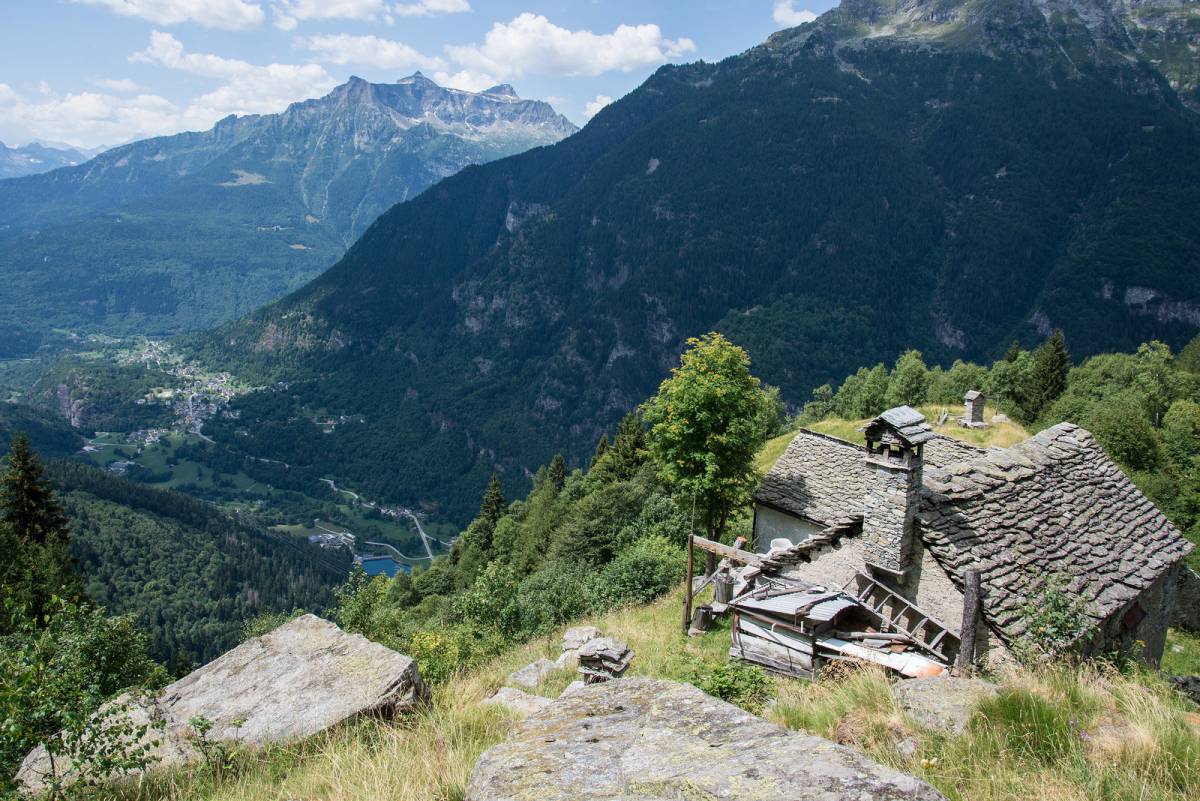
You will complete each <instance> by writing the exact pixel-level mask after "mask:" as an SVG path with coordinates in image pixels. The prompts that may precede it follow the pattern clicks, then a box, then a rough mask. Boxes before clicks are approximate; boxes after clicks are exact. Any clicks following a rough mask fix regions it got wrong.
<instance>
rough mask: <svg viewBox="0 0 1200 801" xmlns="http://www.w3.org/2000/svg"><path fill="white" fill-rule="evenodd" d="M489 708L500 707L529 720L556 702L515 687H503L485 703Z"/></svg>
mask: <svg viewBox="0 0 1200 801" xmlns="http://www.w3.org/2000/svg"><path fill="white" fill-rule="evenodd" d="M483 703H484V704H485V705H487V706H500V707H504V708H505V709H508V710H510V711H512V712H515V713H516V714H517V715H519V716H520V717H522V718H527V717H529V716H530V715H532V714H533V713H534V712H540V711H541V710H543V709H545V708H546V707H548V706H550V704H552V703H554V701H553V700H552V699H550V698H544V697H542V696H540V695H530V694H529V693H527V692H522V691H521V690H518V689H517V688H515V687H501V688H500V689H499V690H497V691H496V694H495V695H493V696H492V697H491V698H488V699H487V700H486V701H484V702H483Z"/></svg>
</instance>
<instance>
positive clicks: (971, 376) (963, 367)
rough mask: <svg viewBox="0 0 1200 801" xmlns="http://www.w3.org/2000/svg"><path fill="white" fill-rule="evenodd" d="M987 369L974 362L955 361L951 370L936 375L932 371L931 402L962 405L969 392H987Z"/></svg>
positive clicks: (930, 383) (930, 382)
mask: <svg viewBox="0 0 1200 801" xmlns="http://www.w3.org/2000/svg"><path fill="white" fill-rule="evenodd" d="M987 380H988V371H987V368H985V367H983V366H981V365H978V364H975V363H974V362H964V361H963V360H962V359H955V360H954V364H953V365H951V366H950V369H949V370H947V371H945V372H944V373H941V374H939V375H935V374H934V371H932V370H931V371H930V381H929V400H931V401H933V402H934V403H948V404H954V403H961V402H962V399H963V395H966V394H967V392H968V391H969V390H972V389H977V390H981V391H986V387H987Z"/></svg>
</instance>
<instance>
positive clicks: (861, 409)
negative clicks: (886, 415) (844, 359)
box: [854, 362, 892, 419]
mask: <svg viewBox="0 0 1200 801" xmlns="http://www.w3.org/2000/svg"><path fill="white" fill-rule="evenodd" d="M891 380H892V379H891V376H890V375H889V374H888V369H887V367H885V366H884V365H883V363H882V362H880V363H879V364H876V365H875V366H874V367H872V368H871V369H870V370H868V371H867V374H866V376H865V377H864V380H863V385H862V390H861V391H860V392H859V396H858V408H857V409H856V410H855V412H856V413H855V415H854V419H861V418H864V417H874V416H875V415H877V414H879V413H880V412H882V411H884V410H885V409H886V408H887V392H888V385H889V384H890V383H891Z"/></svg>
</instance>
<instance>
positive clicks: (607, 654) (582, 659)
mask: <svg viewBox="0 0 1200 801" xmlns="http://www.w3.org/2000/svg"><path fill="white" fill-rule="evenodd" d="M631 661H633V651H631V650H629V646H628V645H626V644H625V643H623V642H621V641H620V640H618V639H614V638H613V637H597V638H595V639H593V640H588V641H587V642H585V643H584V644H583V646H582V647H581V648H580V649H579V672H580V673H582V674H583V680H584V681H585V682H586V683H588V684H596V683H598V682H602V681H608V680H609V679H616V678H620V676H621V675H622V674H623V673H624V672H625V671H626V670H627V669H628V668H629V663H630V662H631Z"/></svg>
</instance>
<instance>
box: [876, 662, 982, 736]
mask: <svg viewBox="0 0 1200 801" xmlns="http://www.w3.org/2000/svg"><path fill="white" fill-rule="evenodd" d="M995 694H996V685H995V684H992V683H991V682H990V681H984V680H983V679H963V678H956V677H953V676H934V677H932V678H925V679H905V680H903V681H898V682H896V684H895V685H894V686H893V687H892V695H894V696H895V698H896V703H898V704H899V705H900V708H901V709H903V710H904V711H905V712H907V713H908V714H909V715H911V716H912V717H913V719H914V720H916V721H917V723H920V724H921V725H922V726H924V727H926V728H928V729H936V730H938V731H943V732H946V733H948V734H962V732H963V729H964V728H966V725H967V721H968V720H969V719H970V718H971V713H972V712H973V711H974V709H975V705H976V704H978V703H979V702H980V701H982V700H984V699H985V698H991V697H992V696H994V695H995Z"/></svg>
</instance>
